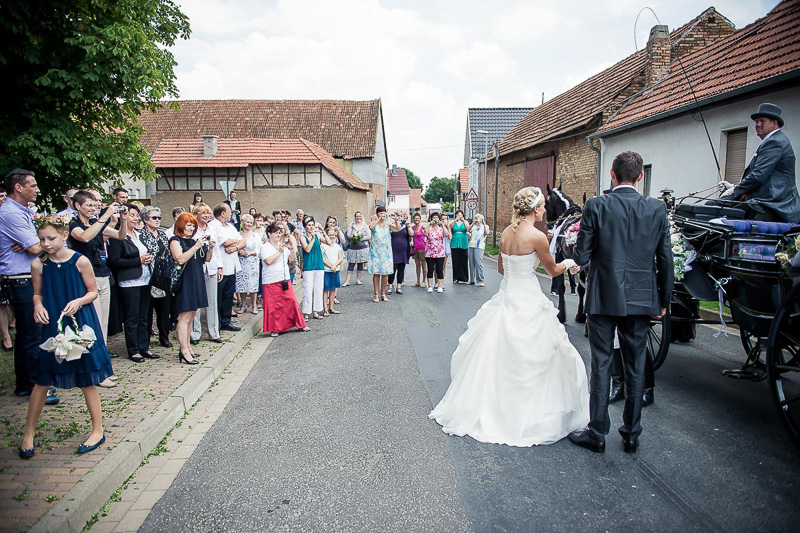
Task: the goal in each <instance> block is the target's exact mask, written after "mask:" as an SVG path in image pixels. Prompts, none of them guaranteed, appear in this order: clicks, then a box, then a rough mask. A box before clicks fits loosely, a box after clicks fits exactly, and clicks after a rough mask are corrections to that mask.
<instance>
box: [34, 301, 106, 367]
mask: <svg viewBox="0 0 800 533" xmlns="http://www.w3.org/2000/svg"><path fill="white" fill-rule="evenodd" d="M65 318H69V319H72V325H73V326H75V327H74V329H73V328H72V327H70V326H66V327H64V319H65ZM96 340H97V336H96V335H95V333H94V330H93V329H92V328H90V327H89V326H83V328H81V329H78V321H77V320H75V317H74V316H71V317H67V316H65V315H64V313H61V316H59V317H58V334H57V335H56V336H55V337H50V338H49V339H47V340H46V341H44V342H43V343H42V344H40V345H39V348H41V349H42V350H45V351H48V352H54V353H55V355H56V361H57V362H59V363H61V362H62V361H74V360H76V359H80V358H81V355H83V354H85V353H89V350H88V348H91V347H92V345H94V343H95V341H96Z"/></svg>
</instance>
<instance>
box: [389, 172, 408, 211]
mask: <svg viewBox="0 0 800 533" xmlns="http://www.w3.org/2000/svg"><path fill="white" fill-rule="evenodd" d="M386 190H387V209H388V210H389V212H390V213H391V212H394V211H403V212H405V213H408V209H409V206H410V195H411V187H409V186H408V177H407V176H406V171H405V169H403V168H397V165H392V168H390V169H389V170H387V171H386Z"/></svg>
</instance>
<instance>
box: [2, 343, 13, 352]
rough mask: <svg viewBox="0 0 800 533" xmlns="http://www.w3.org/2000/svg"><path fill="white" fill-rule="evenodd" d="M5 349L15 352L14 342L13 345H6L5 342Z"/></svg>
mask: <svg viewBox="0 0 800 533" xmlns="http://www.w3.org/2000/svg"><path fill="white" fill-rule="evenodd" d="M3 350H4V351H6V352H13V351H14V345H13V344H12V345H11V346H6V345H5V344H4V345H3Z"/></svg>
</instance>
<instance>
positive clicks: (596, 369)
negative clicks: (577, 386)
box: [589, 315, 650, 441]
mask: <svg viewBox="0 0 800 533" xmlns="http://www.w3.org/2000/svg"><path fill="white" fill-rule="evenodd" d="M649 325H650V317H648V316H645V315H635V316H610V315H589V344H590V345H591V348H592V390H591V393H590V395H589V417H590V418H589V429H591V430H592V431H593V432H594V433H595V434H597V435H607V434H608V430H609V428H610V426H611V421H610V420H609V419H608V388H609V372H610V369H611V360H612V357H613V355H614V330H615V329H618V330H619V342H620V350H621V351H622V363H623V365H624V366H625V376H626V378H625V407H624V409H623V412H622V426H621V427H620V428H619V433H620V435H622V438H623V439H625V440H629V441H633V440H634V439H636V437H638V436H639V434H640V433H641V432H642V424H641V420H642V394H643V392H644V366H645V360H646V357H647V351H646V340H647V328H648V327H649Z"/></svg>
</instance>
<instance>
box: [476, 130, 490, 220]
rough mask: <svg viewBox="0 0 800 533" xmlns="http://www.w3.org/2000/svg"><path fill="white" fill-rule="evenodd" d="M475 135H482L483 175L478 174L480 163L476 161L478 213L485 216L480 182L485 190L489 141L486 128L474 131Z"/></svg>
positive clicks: (484, 204)
mask: <svg viewBox="0 0 800 533" xmlns="http://www.w3.org/2000/svg"><path fill="white" fill-rule="evenodd" d="M475 135H483V157H484V163H483V176H481V175H480V173H481V170H480V169H481V165H480V163H478V212H479V213H483V214H484V216H485V215H486V211H485V209H486V203H485V202H486V200H485V199H484V202H483V203H481V184H483V186H484V190H485V189H486V187H487V185H486V183H487V180H486V165H488V164H489V162H488V161H487V156H486V152H487V142H488V141H489V132H488V131H486V130H478V131H476V132H475ZM481 182H483V183H481Z"/></svg>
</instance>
